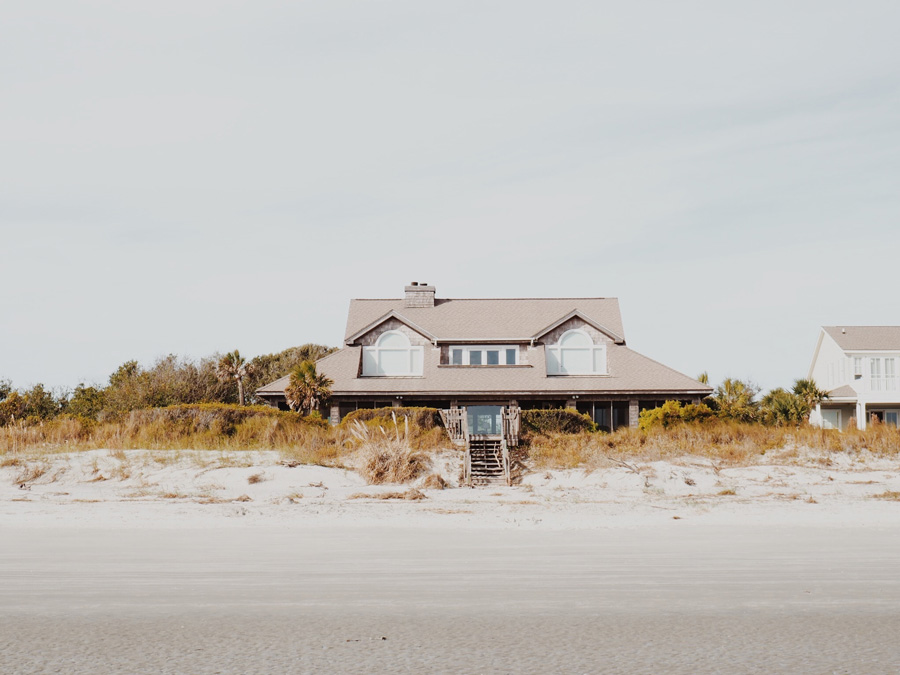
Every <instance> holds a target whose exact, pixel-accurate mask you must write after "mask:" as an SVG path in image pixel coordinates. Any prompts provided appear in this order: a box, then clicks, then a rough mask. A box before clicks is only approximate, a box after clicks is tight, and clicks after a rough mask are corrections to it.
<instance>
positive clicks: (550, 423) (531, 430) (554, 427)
mask: <svg viewBox="0 0 900 675" xmlns="http://www.w3.org/2000/svg"><path fill="white" fill-rule="evenodd" d="M521 422H522V433H523V435H532V434H540V435H547V434H553V433H557V434H580V433H584V432H590V431H597V425H596V424H594V421H593V420H592V419H591V417H590V415H585V414H583V413H580V412H578V411H577V410H575V409H574V408H557V409H553V410H523V411H522V412H521Z"/></svg>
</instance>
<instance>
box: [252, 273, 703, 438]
mask: <svg viewBox="0 0 900 675" xmlns="http://www.w3.org/2000/svg"><path fill="white" fill-rule="evenodd" d="M317 368H318V371H319V372H320V373H322V374H324V375H326V376H327V377H328V378H330V379H331V380H332V382H333V385H332V397H331V408H330V411H329V412H330V419H331V422H332V423H335V424H336V423H338V422H340V420H341V419H342V418H343V417H344V415H346V414H347V413H349V412H351V411H353V410H356V409H358V408H374V407H383V406H430V407H435V408H442V409H449V408H461V407H466V408H467V409H468V411H469V414H470V416H473V417H472V418H473V419H475V420H480V422H479V423H480V424H482V425H484V426H485V427H486V428H484V429H476V430H473V433H488V434H489V433H493V432H494V430H493V429H491V428H490V427H491V426H492V425H494V424H495V423H496V420H498V419H499V415H498V411H499V410H500V409H501V408H502V407H518V408H521V409H532V408H564V407H569V408H577V409H578V410H579V411H581V412H584V413H587V414H588V415H590V416H591V417H592V418H593V420H594V421H595V422H596V423H597V424H598V425H599V426H600V427H601V428H602V429H606V430H612V429H616V428H618V427H621V426H636V425H637V422H638V415H639V413H640V411H641V410H642V409H644V408H651V407H656V406H658V405H660V404H661V403H662V402H663V401H666V400H680V401H684V402H695V403H696V402H699V401H700V400H701V399H702V398H703V397H704V396H707V395H708V394H710V393H711V391H712V390H711V389H710V388H709V387H708V386H706V385H705V384H701V383H700V382H698V381H696V380H695V379H693V378H691V377H688V376H687V375H683V374H681V373H679V372H677V371H675V370H673V369H671V368H668V367H666V366H664V365H662V364H661V363H658V362H656V361H654V360H652V359H649V358H647V357H646V356H643V355H641V354H638V353H637V352H635V351H633V350H631V349H629V348H628V347H627V346H626V343H625V332H624V329H623V327H622V318H621V315H620V313H619V303H618V300H617V299H615V298H502V299H501V298H492V299H461V300H457V299H449V298H437V297H436V296H435V287H434V286H430V285H428V284H424V283H416V282H413V283H412V284H410V285H409V286H406V288H405V294H404V297H401V298H397V299H381V300H369V299H360V300H351V301H350V311H349V314H348V316H347V328H346V332H345V335H344V344H343V347H342V348H341V349H339V350H338V351H336V352H334V353H332V354H329V355H328V356H326V357H324V358H323V359H321V360H320V361H318V363H317ZM288 382H289V378H288V377H283V378H281V379H279V380H277V381H275V382H272V383H271V384H268V385H266V386H264V387H262V388H260V389H259V390H257V392H256V393H257V395H258V396H259V397H260V398H262V399H264V400H266V401H267V402H269V403H270V404H272V405H277V406H279V407H282V408H284V407H286V403H285V397H284V390H285V387H286V386H287V384H288Z"/></svg>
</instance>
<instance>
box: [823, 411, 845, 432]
mask: <svg viewBox="0 0 900 675" xmlns="http://www.w3.org/2000/svg"><path fill="white" fill-rule="evenodd" d="M822 428H823V429H840V428H841V411H840V410H829V409H823V410H822Z"/></svg>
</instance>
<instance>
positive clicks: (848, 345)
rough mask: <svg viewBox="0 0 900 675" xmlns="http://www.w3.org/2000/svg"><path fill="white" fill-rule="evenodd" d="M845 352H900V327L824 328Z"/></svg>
mask: <svg viewBox="0 0 900 675" xmlns="http://www.w3.org/2000/svg"><path fill="white" fill-rule="evenodd" d="M822 330H824V331H825V332H826V333H828V335H829V336H830V337H831V339H833V340H834V341H835V342H836V343H837V344H838V347H840V348H841V349H843V350H845V351H869V350H871V351H887V350H900V326H822Z"/></svg>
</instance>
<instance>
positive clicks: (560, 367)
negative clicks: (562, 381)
mask: <svg viewBox="0 0 900 675" xmlns="http://www.w3.org/2000/svg"><path fill="white" fill-rule="evenodd" d="M570 335H581V336H584V337H585V338H587V341H588V342H589V343H590V345H589V346H588V345H585V346H583V347H566V346H565V345H564V344H563V343H564V342H565V341H566V339H567V338H568V337H569V336H570ZM567 351H568V352H576V351H578V352H589V354H590V364H591V370H589V371H569V370H564V363H565V352H567ZM544 354H545V360H546V364H547V375H548V376H552V377H568V376H573V375H576V376H577V375H609V362H608V358H607V357H608V353H607V349H606V343H605V342H601V343H599V344H598V343H596V342H594V339H593V338H592V337H591V336H590V334H589V333H588V332H587V331H585V330H582V329H581V328H571V329H569V330H567V331H566V332H565V333H563V334H562V335H560V336H559V338H558V339H557V341H556V343H555V344H545V345H544ZM551 356H552V357H553V358H552V359H551V358H550V357H551ZM598 356H600V363H601V364H602V369H601V370H598V369H597V360H598V359H597V357H598ZM553 365H555V366H556V369H554V368H553Z"/></svg>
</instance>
